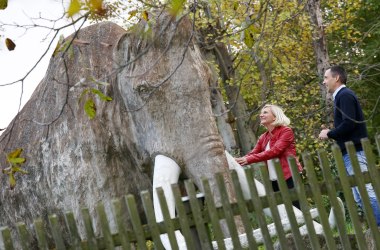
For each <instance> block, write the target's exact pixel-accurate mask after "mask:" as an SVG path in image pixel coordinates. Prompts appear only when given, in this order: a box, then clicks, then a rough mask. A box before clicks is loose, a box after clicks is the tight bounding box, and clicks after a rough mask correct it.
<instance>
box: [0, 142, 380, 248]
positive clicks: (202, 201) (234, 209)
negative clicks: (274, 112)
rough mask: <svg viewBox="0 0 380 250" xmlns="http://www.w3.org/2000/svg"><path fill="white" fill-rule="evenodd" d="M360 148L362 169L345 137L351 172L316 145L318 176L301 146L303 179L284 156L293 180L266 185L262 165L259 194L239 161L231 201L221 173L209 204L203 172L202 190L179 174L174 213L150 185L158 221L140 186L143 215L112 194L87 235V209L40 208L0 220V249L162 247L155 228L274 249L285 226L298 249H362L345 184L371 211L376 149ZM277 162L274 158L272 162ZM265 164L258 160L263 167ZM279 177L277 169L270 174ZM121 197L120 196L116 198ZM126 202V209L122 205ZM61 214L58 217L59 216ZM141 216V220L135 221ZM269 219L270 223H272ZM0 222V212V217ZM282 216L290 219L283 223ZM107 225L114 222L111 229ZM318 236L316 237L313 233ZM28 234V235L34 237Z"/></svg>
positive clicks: (205, 241)
mask: <svg viewBox="0 0 380 250" xmlns="http://www.w3.org/2000/svg"><path fill="white" fill-rule="evenodd" d="M362 144H363V147H364V151H365V154H366V156H367V160H368V172H365V173H362V172H360V167H359V163H358V161H357V159H356V156H355V149H354V147H353V145H352V144H350V143H348V144H347V148H348V152H349V155H350V157H351V159H353V160H352V162H353V168H354V173H355V175H354V176H347V175H346V171H345V167H344V163H343V159H342V156H341V154H340V151H339V149H338V148H337V147H336V146H333V147H332V153H333V156H334V159H335V162H334V163H333V164H331V163H330V162H329V160H328V156H327V153H326V151H324V150H321V151H319V152H318V157H319V166H320V168H321V170H322V173H323V180H318V178H317V176H316V172H315V165H314V164H313V160H312V157H311V156H310V155H309V154H303V155H302V157H303V163H304V167H305V169H306V173H307V177H308V181H307V183H306V184H303V182H302V180H301V178H300V175H299V174H298V173H297V167H296V165H295V163H294V162H293V161H290V163H291V168H292V171H293V173H295V174H293V176H294V181H295V185H296V188H295V189H293V190H288V189H287V188H286V183H285V181H284V180H283V179H281V178H280V179H279V186H280V192H276V193H274V192H273V191H271V185H270V183H269V178H268V176H267V172H266V171H262V174H263V184H264V186H265V189H266V194H267V195H266V196H263V197H259V196H258V192H257V188H256V186H255V184H254V181H253V170H252V169H251V168H248V169H246V171H245V172H246V175H247V179H248V184H249V190H250V192H251V197H252V199H249V200H245V199H244V198H243V193H242V190H241V187H240V184H239V181H238V176H237V174H236V172H235V171H233V172H232V180H233V186H234V188H235V192H236V197H237V201H236V202H229V198H228V195H227V192H226V189H225V185H224V183H223V177H222V176H221V175H219V174H216V175H215V178H216V180H217V183H218V187H219V190H220V193H221V196H222V204H221V205H219V206H216V205H215V203H214V200H213V196H212V194H211V190H210V186H209V183H208V181H207V180H203V188H204V194H203V195H201V196H202V197H203V198H200V194H199V193H197V192H196V190H195V187H194V185H193V183H192V181H191V180H189V181H186V182H185V188H186V191H187V194H188V197H187V200H186V199H184V198H183V197H181V192H180V189H179V187H178V185H173V193H174V196H175V200H176V211H177V217H176V218H172V219H171V218H170V215H169V211H168V208H167V205H166V202H165V198H164V193H163V190H162V189H160V188H159V189H157V192H158V196H159V199H160V204H161V206H162V210H163V216H164V221H163V222H161V223H156V220H155V216H154V209H153V203H152V199H151V194H150V192H148V191H144V192H141V200H142V203H143V208H144V212H145V217H146V218H144V220H142V218H140V216H139V214H141V213H139V211H138V209H137V205H136V201H135V197H133V196H132V195H126V196H125V197H123V198H122V199H117V200H114V201H113V202H112V204H113V211H114V214H113V215H109V214H108V216H107V214H106V212H105V211H106V210H105V208H104V205H103V204H99V205H98V207H97V210H96V213H97V215H98V218H99V222H100V225H101V232H100V233H97V234H96V235H95V233H94V229H93V218H91V216H90V213H89V211H88V209H86V208H84V209H83V210H82V211H81V215H82V216H81V218H75V217H74V214H73V213H72V212H69V213H65V214H64V216H63V217H64V218H60V217H59V216H57V215H50V216H48V221H47V222H45V223H44V221H43V220H42V219H36V220H35V221H34V223H33V225H29V226H28V225H25V224H24V223H18V224H17V230H16V231H17V232H16V233H13V234H12V233H11V230H10V229H9V228H7V227H2V228H1V229H0V230H1V236H2V242H1V241H0V246H1V245H3V246H2V247H3V248H4V249H15V248H22V249H30V248H31V245H30V242H31V241H33V240H32V239H35V238H37V241H36V242H37V243H36V246H35V248H38V249H91V250H92V249H114V248H115V247H118V246H120V247H121V249H164V248H163V246H162V243H161V240H160V235H161V234H163V233H167V234H168V238H169V240H170V244H171V246H172V249H178V245H177V242H176V237H175V233H174V232H175V231H176V230H181V233H182V234H183V236H184V238H185V240H186V245H187V248H188V249H257V248H260V246H263V247H262V248H265V249H274V245H275V242H276V244H277V245H279V246H280V247H281V249H288V248H289V238H287V233H289V232H290V233H292V239H293V242H294V246H295V247H296V248H297V249H305V247H306V245H305V244H306V243H305V241H306V240H307V242H308V243H307V244H308V245H309V246H310V247H311V249H321V248H324V249H367V247H368V245H367V242H366V239H365V236H364V232H363V226H362V223H361V221H360V218H359V215H358V211H357V206H356V204H355V202H354V199H353V196H352V193H351V187H352V186H358V188H359V191H360V193H361V196H362V200H363V203H364V211H372V208H371V206H370V202H369V198H368V195H367V194H366V192H365V184H366V183H372V184H373V187H374V189H375V192H376V195H377V197H380V177H379V176H380V174H379V167H378V166H377V165H376V163H377V161H378V159H379V157H378V154H377V155H375V154H374V153H373V148H372V146H371V144H370V142H369V141H368V140H363V141H362ZM376 145H377V151H378V152H380V136H378V137H377V138H376ZM276 164H278V162H277V163H276ZM331 165H334V166H335V167H336V169H337V172H338V176H339V177H338V178H334V177H333V176H334V175H333V174H332V173H331ZM263 169H265V168H263ZM277 176H279V177H281V176H282V175H281V174H279V173H278V174H277ZM338 191H343V194H344V199H345V204H346V208H347V210H348V216H349V218H350V220H351V223H350V224H351V225H352V228H353V231H354V233H353V234H352V235H349V234H348V232H347V227H346V225H347V223H346V218H344V217H345V216H344V214H343V213H341V212H340V211H341V209H340V207H339V206H340V205H339V202H338V199H337V192H338ZM323 197H328V201H329V202H330V204H331V207H332V208H333V211H334V214H335V217H336V220H337V230H336V229H335V230H334V229H331V228H330V225H329V222H328V212H327V211H326V204H325V203H326V201H325V200H326V199H325V200H323ZM310 199H312V200H313V201H314V204H315V205H314V206H315V207H316V208H315V209H314V212H315V211H317V212H318V218H317V219H316V220H318V223H320V224H321V225H322V227H323V232H324V233H323V235H319V236H318V235H317V234H316V233H315V230H314V227H313V221H312V220H313V219H312V218H314V217H315V215H314V216H313V215H312V214H311V212H310V202H309V201H310ZM293 200H299V202H300V204H301V208H302V212H303V215H304V222H303V224H305V225H306V227H307V232H308V235H307V236H306V237H305V236H302V235H301V234H300V231H299V224H300V223H299V221H298V222H297V221H296V220H297V219H296V218H295V216H294V213H293V209H292V201H293ZM123 203H125V204H123ZM282 203H283V204H284V205H285V208H286V211H287V213H288V221H287V222H284V221H282V219H283V218H280V216H279V214H278V211H277V209H276V206H277V204H282ZM123 207H126V208H127V209H126V210H127V211H125V210H124V209H123ZM266 207H269V209H270V211H271V213H272V218H271V219H269V218H268V217H266V216H265V215H264V213H263V208H266ZM125 213H127V214H128V215H129V218H130V220H131V225H132V226H131V227H127V226H126V224H125V223H123V220H121V219H119V218H121V217H123V216H124V215H125ZM109 216H113V218H114V219H115V220H114V221H115V223H116V227H117V229H116V230H117V232H112V230H111V228H110V224H109V221H108V219H107V218H110V217H109ZM234 216H240V217H241V221H242V224H243V227H244V230H245V232H246V234H242V235H239V234H238V229H237V226H236V224H235V221H234V219H233V218H234ZM221 219H225V222H226V223H225V224H226V225H227V226H228V231H229V232H230V237H229V238H224V236H223V233H222V228H221V226H220V225H221V224H220V220H221ZM62 221H64V223H62ZM79 221H81V223H82V224H81V225H84V229H85V230H84V231H85V236H80V233H79V229H78V228H79V227H78V225H79V224H78V223H79ZM142 221H147V222H146V224H142ZM365 221H366V224H367V225H368V228H369V229H371V232H372V236H371V241H372V244H373V245H374V248H373V249H380V233H379V230H378V228H377V225H376V222H375V219H374V215H373V213H372V212H368V213H365ZM272 222H273V223H272ZM0 224H1V218H0ZM62 224H65V226H66V227H67V228H66V229H65V230H66V232H69V239H66V238H65V237H64V236H63V235H64V234H63V231H62V230H63V228H64V227H62ZM285 224H288V225H290V227H286V226H284V225H285ZM114 231H115V230H114ZM321 237H322V238H323V239H324V240H323V243H321V241H320V240H319V239H320V238H321ZM0 238H1V237H0ZM34 241H35V240H34Z"/></svg>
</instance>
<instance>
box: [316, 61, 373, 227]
mask: <svg viewBox="0 0 380 250" xmlns="http://www.w3.org/2000/svg"><path fill="white" fill-rule="evenodd" d="M346 81H347V74H346V71H345V70H344V68H343V67H341V66H332V67H331V68H329V69H327V70H326V72H325V75H324V81H323V84H324V85H325V86H326V90H327V91H328V92H329V93H331V94H332V99H333V100H334V128H333V129H327V128H325V129H322V131H321V132H320V133H319V139H321V140H326V139H329V138H331V139H334V140H335V141H336V142H337V144H338V145H339V147H340V149H341V151H342V155H343V160H344V165H345V167H346V171H347V174H348V175H353V174H354V171H353V168H352V164H351V161H350V157H349V156H348V154H347V150H346V147H345V142H348V141H352V142H353V143H354V145H355V149H356V156H357V158H358V161H359V164H360V169H361V171H362V172H364V171H368V168H367V159H366V157H365V155H364V152H363V148H362V144H361V142H360V140H361V139H362V138H366V137H368V135H367V127H366V124H365V122H364V115H363V111H362V109H361V106H360V103H359V100H358V98H357V97H356V95H355V93H354V92H353V91H352V90H351V89H349V88H347V87H346V85H345V84H346ZM366 189H367V193H368V196H369V199H370V202H371V206H372V209H373V212H374V215H375V218H376V223H377V225H378V226H380V208H379V204H378V202H377V198H376V194H375V192H374V190H373V187H372V184H366ZM352 193H353V195H354V199H355V202H356V203H357V204H358V205H359V206H360V207H363V203H362V200H361V197H360V194H359V190H358V187H353V188H352Z"/></svg>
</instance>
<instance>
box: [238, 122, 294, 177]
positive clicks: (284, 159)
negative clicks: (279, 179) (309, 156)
mask: <svg viewBox="0 0 380 250" xmlns="http://www.w3.org/2000/svg"><path fill="white" fill-rule="evenodd" d="M268 141H270V144H269V145H270V149H269V150H265V147H266V145H267V144H268ZM245 157H246V159H247V162H248V164H251V163H255V162H261V161H265V163H266V161H267V160H270V159H274V158H278V159H279V160H280V164H281V167H282V171H283V173H284V178H285V180H287V179H289V178H290V177H291V176H292V173H291V170H290V167H289V163H288V157H294V158H295V159H296V162H297V165H298V170H299V171H300V172H301V171H302V166H301V164H300V163H299V161H298V159H297V157H296V145H295V140H294V134H293V130H292V129H291V128H289V127H286V126H278V127H275V128H274V129H273V130H272V132H269V131H267V132H265V133H264V134H262V135H261V136H260V138H259V141H258V142H257V144H256V146H255V147H254V149H253V150H252V151H251V152H249V153H248V154H247V155H246V156H245Z"/></svg>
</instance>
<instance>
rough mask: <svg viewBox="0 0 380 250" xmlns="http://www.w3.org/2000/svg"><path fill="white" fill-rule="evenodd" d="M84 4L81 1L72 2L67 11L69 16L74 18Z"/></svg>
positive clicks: (74, 0) (73, 0)
mask: <svg viewBox="0 0 380 250" xmlns="http://www.w3.org/2000/svg"><path fill="white" fill-rule="evenodd" d="M81 7H82V4H81V2H80V1H79V0H71V1H70V5H69V9H68V10H67V15H68V16H69V17H72V16H74V15H75V14H77V13H78V12H79V11H80V10H81Z"/></svg>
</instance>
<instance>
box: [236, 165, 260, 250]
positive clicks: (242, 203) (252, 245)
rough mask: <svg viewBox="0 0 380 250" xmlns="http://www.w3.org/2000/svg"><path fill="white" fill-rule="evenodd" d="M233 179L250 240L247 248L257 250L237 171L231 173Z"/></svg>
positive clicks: (240, 211)
mask: <svg viewBox="0 0 380 250" xmlns="http://www.w3.org/2000/svg"><path fill="white" fill-rule="evenodd" d="M231 178H232V183H233V185H234V189H235V194H236V201H237V204H238V207H239V213H240V216H241V220H242V222H243V225H244V230H245V234H246V235H247V240H248V246H247V247H248V248H249V249H257V244H256V241H255V239H254V238H253V235H252V231H253V229H252V226H251V222H250V219H249V216H248V209H247V204H246V202H245V200H244V196H243V192H242V190H241V186H240V182H239V178H238V176H237V173H236V171H235V170H233V171H232V172H231ZM244 247H246V246H244Z"/></svg>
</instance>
